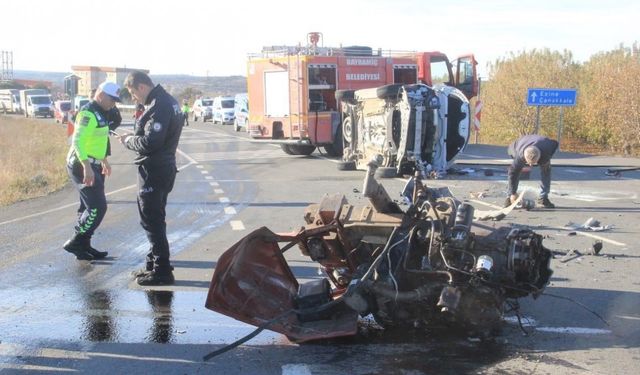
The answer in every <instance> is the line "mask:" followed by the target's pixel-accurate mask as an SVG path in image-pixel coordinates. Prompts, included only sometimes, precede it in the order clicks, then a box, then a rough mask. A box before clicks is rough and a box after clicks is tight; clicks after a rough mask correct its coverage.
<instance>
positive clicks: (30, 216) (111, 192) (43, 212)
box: [0, 149, 213, 226]
mask: <svg viewBox="0 0 640 375" xmlns="http://www.w3.org/2000/svg"><path fill="white" fill-rule="evenodd" d="M176 152H179V153H180V154H181V155H182V156H184V157H185V158H186V159H187V160H189V163H187V164H185V165H182V166H180V167H179V168H178V170H179V171H181V170H183V169H186V168H189V167H190V166H192V165H197V164H198V162H197V161H196V160H195V159H193V158H191V157H190V156H189V155H187V154H185V153H184V152H182V151H180V150H179V149H178V150H176ZM205 178H206V177H205ZM211 178H213V177H211ZM137 186H138V185H137V184H133V185H129V186H125V187H123V188H120V189H117V190H114V191H110V192H108V193H106V194H105V197H108V196H110V195H113V194H117V193H120V192H122V191H125V190H129V189H133V188H135V187H137ZM74 206H75V207H77V206H78V202H73V203H69V204H65V205H63V206H58V207H55V208H52V209H50V210H45V211H40V212H36V213H34V214H31V215H26V216H21V217H17V218H15V219H11V220H7V221H3V222H0V226H2V225H6V224H11V223H15V222H18V221H22V220H27V219H31V218H34V217H38V216H41V215H46V214H50V213H52V212H56V211H60V210H64V209H66V208H69V207H74Z"/></svg>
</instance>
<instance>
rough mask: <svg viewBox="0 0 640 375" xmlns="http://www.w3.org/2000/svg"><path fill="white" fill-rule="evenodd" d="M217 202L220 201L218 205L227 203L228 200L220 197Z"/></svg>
mask: <svg viewBox="0 0 640 375" xmlns="http://www.w3.org/2000/svg"><path fill="white" fill-rule="evenodd" d="M218 200H219V201H220V203H229V202H230V201H229V198H227V197H220V198H218Z"/></svg>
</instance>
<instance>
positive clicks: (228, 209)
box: [224, 206, 237, 215]
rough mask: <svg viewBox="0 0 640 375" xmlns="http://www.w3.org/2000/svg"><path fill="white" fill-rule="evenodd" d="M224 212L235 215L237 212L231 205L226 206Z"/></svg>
mask: <svg viewBox="0 0 640 375" xmlns="http://www.w3.org/2000/svg"><path fill="white" fill-rule="evenodd" d="M224 213H225V214H227V215H235V214H236V213H237V212H236V209H235V208H233V207H231V206H227V207H225V208H224Z"/></svg>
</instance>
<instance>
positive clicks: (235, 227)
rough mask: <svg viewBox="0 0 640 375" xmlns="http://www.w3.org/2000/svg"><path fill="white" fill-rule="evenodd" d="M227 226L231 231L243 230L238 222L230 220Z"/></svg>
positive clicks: (242, 225)
mask: <svg viewBox="0 0 640 375" xmlns="http://www.w3.org/2000/svg"><path fill="white" fill-rule="evenodd" d="M229 224H230V225H231V229H232V230H244V224H242V221H240V220H231V221H230V222H229Z"/></svg>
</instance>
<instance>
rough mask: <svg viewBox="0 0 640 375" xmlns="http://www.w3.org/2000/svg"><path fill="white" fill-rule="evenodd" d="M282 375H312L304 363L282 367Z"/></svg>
mask: <svg viewBox="0 0 640 375" xmlns="http://www.w3.org/2000/svg"><path fill="white" fill-rule="evenodd" d="M282 375H312V374H311V370H309V367H308V366H307V365H305V364H303V363H288V364H286V365H282Z"/></svg>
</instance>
